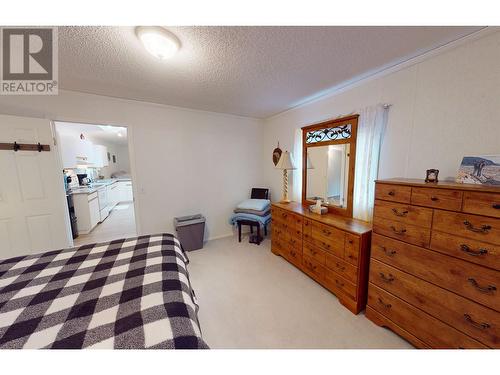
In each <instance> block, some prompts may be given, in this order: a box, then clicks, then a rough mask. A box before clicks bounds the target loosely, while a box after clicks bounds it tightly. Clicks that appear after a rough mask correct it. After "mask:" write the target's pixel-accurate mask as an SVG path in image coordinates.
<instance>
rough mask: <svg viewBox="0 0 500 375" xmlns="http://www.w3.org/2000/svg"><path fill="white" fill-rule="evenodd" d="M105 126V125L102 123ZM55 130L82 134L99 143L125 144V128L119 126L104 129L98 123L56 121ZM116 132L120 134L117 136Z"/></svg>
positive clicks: (63, 132)
mask: <svg viewBox="0 0 500 375" xmlns="http://www.w3.org/2000/svg"><path fill="white" fill-rule="evenodd" d="M104 126H106V125H104ZM56 130H57V131H58V132H59V133H61V134H67V135H72V136H75V137H79V136H80V134H83V135H84V136H85V137H86V138H87V139H88V140H90V141H92V142H94V143H96V144H99V142H102V143H104V144H109V143H111V144H115V145H118V146H127V144H128V141H127V128H122V127H119V126H109V127H108V126H106V128H105V129H103V128H101V127H100V126H99V125H91V124H81V123H77V122H62V121H56ZM118 133H120V134H121V135H122V136H121V137H119V136H118Z"/></svg>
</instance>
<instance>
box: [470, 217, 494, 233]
mask: <svg viewBox="0 0 500 375" xmlns="http://www.w3.org/2000/svg"><path fill="white" fill-rule="evenodd" d="M464 225H465V227H466V228H467V229H468V230H470V231H472V232H477V233H488V232H489V231H490V229H491V225H486V224H485V225H481V228H474V225H473V224H472V223H471V222H470V221H468V220H465V221H464Z"/></svg>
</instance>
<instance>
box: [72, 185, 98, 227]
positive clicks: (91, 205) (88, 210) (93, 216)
mask: <svg viewBox="0 0 500 375" xmlns="http://www.w3.org/2000/svg"><path fill="white" fill-rule="evenodd" d="M73 203H74V205H75V215H76V220H77V225H78V233H80V234H87V233H90V231H91V230H92V229H94V227H95V226H96V225H97V223H99V221H100V219H101V214H100V212H99V198H98V196H97V192H93V193H91V194H85V193H83V194H73Z"/></svg>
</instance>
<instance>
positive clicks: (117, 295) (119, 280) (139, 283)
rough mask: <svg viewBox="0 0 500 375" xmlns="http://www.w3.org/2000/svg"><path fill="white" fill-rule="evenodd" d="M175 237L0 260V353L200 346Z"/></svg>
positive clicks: (192, 299)
mask: <svg viewBox="0 0 500 375" xmlns="http://www.w3.org/2000/svg"><path fill="white" fill-rule="evenodd" d="M187 263H188V259H187V257H186V255H185V254H184V252H183V251H182V249H181V247H180V244H179V241H178V240H177V238H175V237H174V236H172V235H170V234H159V235H150V236H141V237H137V238H127V239H121V240H115V241H111V242H106V243H99V244H92V245H85V246H81V247H79V248H74V249H66V250H57V251H51V252H47V253H44V254H37V255H30V256H23V257H17V258H12V259H7V260H0V348H117V349H118V348H124V349H125V348H130V349H137V348H156V349H161V348H182V349H184V348H207V345H206V344H205V342H204V341H203V340H202V338H201V332H200V328H199V325H198V318H197V309H198V306H197V304H196V300H195V297H194V293H193V290H192V288H191V285H190V281H189V277H188V273H187V270H186V265H187Z"/></svg>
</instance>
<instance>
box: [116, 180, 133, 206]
mask: <svg viewBox="0 0 500 375" xmlns="http://www.w3.org/2000/svg"><path fill="white" fill-rule="evenodd" d="M117 184H118V190H119V192H118V197H119V198H118V202H132V201H133V200H134V193H133V190H132V181H118V182H117Z"/></svg>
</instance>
